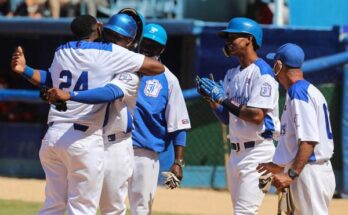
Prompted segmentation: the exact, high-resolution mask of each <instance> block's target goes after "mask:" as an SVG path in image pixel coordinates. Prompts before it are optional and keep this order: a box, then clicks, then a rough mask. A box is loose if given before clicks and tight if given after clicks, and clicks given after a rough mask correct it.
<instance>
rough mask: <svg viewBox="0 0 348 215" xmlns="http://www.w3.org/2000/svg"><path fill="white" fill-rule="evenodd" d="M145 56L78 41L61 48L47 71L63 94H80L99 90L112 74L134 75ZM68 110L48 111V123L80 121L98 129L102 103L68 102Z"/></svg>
mask: <svg viewBox="0 0 348 215" xmlns="http://www.w3.org/2000/svg"><path fill="white" fill-rule="evenodd" d="M143 59H144V57H143V56H142V55H139V54H135V53H133V52H130V51H128V50H127V49H124V48H122V47H120V46H117V45H114V44H111V43H102V42H88V41H78V42H76V41H75V42H69V43H66V44H64V45H62V46H60V47H59V48H58V49H57V50H56V52H55V56H54V60H53V63H52V65H51V68H50V70H49V72H50V73H51V77H52V84H53V87H57V88H59V89H63V90H65V91H82V90H88V89H93V88H96V87H102V86H104V85H105V84H107V83H108V82H109V81H110V80H111V79H112V78H113V76H114V75H115V74H117V73H122V72H126V71H127V72H136V71H138V70H139V68H140V67H141V65H142V63H143ZM67 108H68V109H67V111H66V112H59V111H57V110H56V109H54V108H52V107H51V109H50V113H49V118H48V122H79V123H81V124H84V125H88V126H95V127H101V126H102V123H103V120H104V115H105V108H106V105H105V104H95V105H89V104H81V103H77V102H73V101H68V102H67Z"/></svg>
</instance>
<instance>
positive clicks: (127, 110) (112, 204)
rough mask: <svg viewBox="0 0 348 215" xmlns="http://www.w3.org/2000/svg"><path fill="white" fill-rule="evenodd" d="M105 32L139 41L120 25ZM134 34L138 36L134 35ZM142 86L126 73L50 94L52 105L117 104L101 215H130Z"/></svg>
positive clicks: (106, 131)
mask: <svg viewBox="0 0 348 215" xmlns="http://www.w3.org/2000/svg"><path fill="white" fill-rule="evenodd" d="M104 28H105V29H108V30H110V31H113V34H115V33H117V34H119V37H120V36H123V37H127V38H134V37H135V35H129V32H131V33H132V31H129V29H127V28H125V26H122V25H120V24H119V23H117V22H113V24H108V25H106V26H105V27H104ZM133 34H135V32H134V31H133ZM107 38H108V37H107ZM107 38H106V39H107ZM113 38H115V37H113ZM110 39H112V38H110ZM115 42H116V43H117V44H119V45H120V46H123V47H125V48H129V47H130V45H131V44H130V43H127V41H125V40H122V39H121V38H118V40H117V41H115ZM138 86H139V77H138V76H137V75H136V74H133V73H126V72H125V73H121V74H118V75H117V76H116V77H115V78H114V79H113V80H112V81H111V82H110V83H108V84H107V85H106V86H104V87H99V88H95V89H91V90H86V91H83V92H76V91H72V92H66V91H62V90H59V89H56V88H53V89H51V90H49V93H48V94H49V97H50V98H49V100H50V101H51V102H55V101H68V100H72V101H76V102H81V103H87V104H98V103H105V102H113V103H112V104H111V105H110V106H109V111H108V113H109V116H108V119H107V123H104V124H105V127H104V128H103V135H104V144H105V157H104V165H105V167H104V183H103V189H102V194H101V199H100V204H99V205H100V210H101V214H107V215H111V214H125V213H126V205H125V200H126V196H127V191H128V179H129V178H130V176H131V174H132V173H133V163H134V158H133V147H132V138H131V130H132V129H133V115H134V107H135V104H136V98H137V89H138Z"/></svg>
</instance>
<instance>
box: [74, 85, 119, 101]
mask: <svg viewBox="0 0 348 215" xmlns="http://www.w3.org/2000/svg"><path fill="white" fill-rule="evenodd" d="M123 96H124V94H123V92H122V90H121V88H119V87H118V86H116V85H113V84H107V85H105V86H104V87H98V88H94V89H91V90H85V91H72V92H70V100H71V101H75V102H80V103H84V104H101V103H108V102H112V101H115V100H116V99H119V98H122V97H123Z"/></svg>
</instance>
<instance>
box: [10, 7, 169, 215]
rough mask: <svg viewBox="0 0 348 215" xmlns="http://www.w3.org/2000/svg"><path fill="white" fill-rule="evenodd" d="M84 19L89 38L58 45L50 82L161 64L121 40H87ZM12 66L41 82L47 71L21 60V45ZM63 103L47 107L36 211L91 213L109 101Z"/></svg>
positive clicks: (73, 83) (80, 85)
mask: <svg viewBox="0 0 348 215" xmlns="http://www.w3.org/2000/svg"><path fill="white" fill-rule="evenodd" d="M111 19H112V18H111ZM120 19H121V20H122V21H123V22H124V23H125V24H131V25H133V24H134V23H133V22H135V21H134V20H133V19H132V18H131V17H129V16H128V15H125V14H123V15H121V17H120ZM132 23H133V24H132ZM87 25H88V26H89V27H90V28H89V29H90V32H89V35H88V39H86V40H81V41H75V42H69V43H67V44H64V45H62V46H60V47H59V48H58V49H57V50H56V52H55V56H54V60H53V63H52V65H51V68H50V69H49V74H50V76H51V77H52V78H51V79H52V85H53V87H56V88H59V89H66V90H69V91H72V90H75V91H83V90H87V89H91V88H96V87H98V86H103V85H105V84H106V83H108V82H109V81H110V80H111V78H112V77H113V76H114V75H115V74H119V73H122V72H133V73H134V72H137V71H141V72H144V73H146V74H156V73H158V72H161V71H163V70H164V68H163V66H162V65H161V64H160V63H158V62H157V61H154V60H152V59H150V58H147V57H144V56H143V55H140V54H136V53H133V52H130V51H128V50H127V49H125V48H123V47H121V46H118V45H114V44H111V43H103V42H91V41H93V40H95V39H96V38H97V35H98V33H97V32H98V30H97V29H98V28H97V23H96V22H93V21H91V22H88V23H87ZM12 69H13V70H14V71H15V72H17V73H20V74H24V75H25V76H26V77H28V78H35V77H36V78H37V77H38V81H39V83H40V80H41V78H43V77H44V76H45V75H44V73H41V71H38V70H33V69H31V68H29V67H26V66H25V58H24V55H23V52H22V50H21V49H20V48H19V49H18V50H17V51H16V52H15V53H14V56H13V58H12ZM45 74H46V73H45ZM92 80H93V81H92ZM67 106H68V110H67V111H66V112H59V111H57V110H56V109H54V108H53V107H52V106H51V108H50V112H49V117H48V124H49V129H48V131H47V133H46V135H45V137H44V139H43V141H42V146H41V148H40V160H41V163H42V166H43V168H44V171H45V174H46V200H45V205H44V208H43V209H42V210H41V211H40V212H39V214H63V213H64V211H65V210H67V212H68V214H95V213H96V208H97V205H98V202H99V197H100V192H101V189H102V182H103V176H104V171H103V163H104V162H103V158H104V144H103V136H102V125H103V121H104V116H105V110H106V106H107V105H105V104H96V105H88V104H80V103H77V102H74V101H68V102H67Z"/></svg>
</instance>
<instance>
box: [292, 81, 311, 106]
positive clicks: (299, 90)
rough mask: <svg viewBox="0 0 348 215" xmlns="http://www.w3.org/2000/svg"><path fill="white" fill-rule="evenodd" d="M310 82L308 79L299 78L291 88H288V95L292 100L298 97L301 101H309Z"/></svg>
mask: <svg viewBox="0 0 348 215" xmlns="http://www.w3.org/2000/svg"><path fill="white" fill-rule="evenodd" d="M309 85H310V83H309V82H308V81H306V80H299V81H296V82H295V83H294V84H293V85H292V86H291V87H290V88H289V89H288V95H289V96H290V98H291V100H293V99H298V100H301V101H305V102H308V99H309V96H308V87H309Z"/></svg>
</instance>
